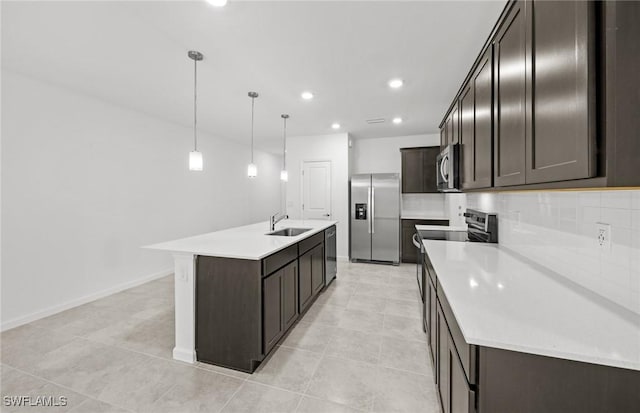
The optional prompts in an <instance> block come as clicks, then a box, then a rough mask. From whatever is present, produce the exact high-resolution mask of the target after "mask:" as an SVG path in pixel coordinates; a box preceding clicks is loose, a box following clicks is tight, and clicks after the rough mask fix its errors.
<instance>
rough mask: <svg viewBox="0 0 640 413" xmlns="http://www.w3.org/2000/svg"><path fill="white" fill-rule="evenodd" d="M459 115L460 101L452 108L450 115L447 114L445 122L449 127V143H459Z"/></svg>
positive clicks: (447, 127)
mask: <svg viewBox="0 0 640 413" xmlns="http://www.w3.org/2000/svg"><path fill="white" fill-rule="evenodd" d="M459 120H460V119H459V117H458V103H457V102H456V104H455V105H454V106H453V107H452V108H451V111H450V112H449V115H447V121H446V123H445V127H446V129H447V142H446V143H447V144H452V143H458V142H459V138H458V132H459V125H458V122H459Z"/></svg>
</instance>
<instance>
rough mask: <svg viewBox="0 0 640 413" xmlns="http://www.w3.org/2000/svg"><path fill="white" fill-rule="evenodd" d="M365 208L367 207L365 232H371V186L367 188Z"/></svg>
mask: <svg viewBox="0 0 640 413" xmlns="http://www.w3.org/2000/svg"><path fill="white" fill-rule="evenodd" d="M367 208H368V209H369V211H368V215H367V220H368V222H367V232H368V233H369V234H371V214H372V213H373V209H372V208H371V187H369V188H367Z"/></svg>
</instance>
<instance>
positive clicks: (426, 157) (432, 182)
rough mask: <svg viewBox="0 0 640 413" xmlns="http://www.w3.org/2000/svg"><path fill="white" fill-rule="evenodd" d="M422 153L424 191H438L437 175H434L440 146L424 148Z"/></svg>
mask: <svg viewBox="0 0 640 413" xmlns="http://www.w3.org/2000/svg"><path fill="white" fill-rule="evenodd" d="M422 151H423V155H422V162H423V168H422V176H423V181H422V184H423V188H422V192H424V193H438V177H437V175H436V162H437V160H438V159H437V158H438V154H439V153H440V148H439V147H437V146H434V147H428V148H424V149H423V150H422Z"/></svg>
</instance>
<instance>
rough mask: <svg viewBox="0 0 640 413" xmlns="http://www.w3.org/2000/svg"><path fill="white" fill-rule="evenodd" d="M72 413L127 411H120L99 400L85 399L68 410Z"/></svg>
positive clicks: (116, 412) (122, 412)
mask: <svg viewBox="0 0 640 413" xmlns="http://www.w3.org/2000/svg"><path fill="white" fill-rule="evenodd" d="M70 411H71V412H73V413H127V412H129V410H125V409H121V408H119V407H116V406H113V405H111V404H109V403H105V402H101V401H99V400H94V399H87V400H85V401H84V402H82V403H80V405H79V406H77V407H75V408H73V409H71V410H70Z"/></svg>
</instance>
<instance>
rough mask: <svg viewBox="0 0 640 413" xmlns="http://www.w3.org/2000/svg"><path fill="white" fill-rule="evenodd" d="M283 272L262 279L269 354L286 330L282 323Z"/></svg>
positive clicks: (263, 309) (266, 345)
mask: <svg viewBox="0 0 640 413" xmlns="http://www.w3.org/2000/svg"><path fill="white" fill-rule="evenodd" d="M282 274H283V270H280V271H276V272H275V273H273V274H271V275H270V276H268V277H267V278H265V279H264V280H263V281H262V294H263V295H262V318H263V323H262V339H263V346H264V353H265V354H267V353H268V352H269V351H270V350H271V348H273V346H274V345H275V344H276V343H277V342H278V340H279V339H280V337H282V334H283V332H284V327H283V324H282V306H281V300H282Z"/></svg>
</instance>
